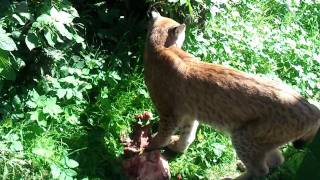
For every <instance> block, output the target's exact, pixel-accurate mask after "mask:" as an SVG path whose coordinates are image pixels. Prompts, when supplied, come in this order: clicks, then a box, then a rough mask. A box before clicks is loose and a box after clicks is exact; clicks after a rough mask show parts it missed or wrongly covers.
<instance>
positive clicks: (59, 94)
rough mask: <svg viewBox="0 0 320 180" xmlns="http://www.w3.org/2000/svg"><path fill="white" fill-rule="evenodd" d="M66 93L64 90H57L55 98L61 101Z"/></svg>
mask: <svg viewBox="0 0 320 180" xmlns="http://www.w3.org/2000/svg"><path fill="white" fill-rule="evenodd" d="M66 93H67V90H65V89H58V90H57V96H58V97H59V98H60V99H61V98H63V97H64V96H65V95H66Z"/></svg>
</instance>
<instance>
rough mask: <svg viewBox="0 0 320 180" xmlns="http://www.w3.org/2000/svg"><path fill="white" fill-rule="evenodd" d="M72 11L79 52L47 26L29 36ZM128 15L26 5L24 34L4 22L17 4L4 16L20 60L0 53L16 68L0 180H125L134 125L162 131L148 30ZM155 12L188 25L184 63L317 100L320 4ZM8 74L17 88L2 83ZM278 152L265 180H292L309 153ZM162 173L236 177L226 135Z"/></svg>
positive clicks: (177, 7)
mask: <svg viewBox="0 0 320 180" xmlns="http://www.w3.org/2000/svg"><path fill="white" fill-rule="evenodd" d="M71 2H72V1H71ZM148 2H155V1H153V0H148ZM181 2H183V1H181ZM140 3H141V2H140ZM142 4H143V3H142ZM69 5H70V6H71V7H73V6H74V7H76V8H77V10H78V13H79V15H80V18H77V19H76V20H74V24H73V25H72V26H70V27H68V28H69V29H68V30H69V31H70V32H71V34H72V35H73V36H75V37H76V35H79V36H82V37H83V38H84V40H83V41H81V43H78V42H76V41H75V39H67V38H63V37H64V36H63V32H60V31H59V30H58V29H54V28H53V26H50V25H47V24H45V23H44V24H41V25H39V24H37V25H35V26H34V27H33V28H31V27H32V26H31V25H32V23H35V22H36V21H35V20H36V17H38V16H40V15H41V14H49V15H50V13H49V11H48V10H50V8H51V6H55V7H56V9H58V10H61V9H67V10H70V9H72V8H70V7H69ZM129 5H130V3H128V4H126V3H125V2H117V3H114V4H112V3H110V4H108V3H101V2H98V1H97V2H84V3H82V4H79V3H76V2H72V4H71V3H68V2H67V1H54V2H51V1H50V3H47V5H41V4H37V3H36V2H32V3H30V4H28V7H29V11H28V12H29V13H31V15H34V16H35V17H34V18H33V19H32V18H30V19H29V21H30V22H29V23H31V24H26V25H20V24H19V23H17V19H14V18H13V17H16V16H12V14H17V15H20V14H19V13H21V12H20V11H23V12H24V9H23V8H21V7H23V6H24V5H23V3H22V5H21V4H19V7H18V6H17V5H15V6H17V7H15V6H12V7H11V10H10V11H8V12H5V13H7V14H5V16H4V18H1V19H0V25H1V26H2V27H3V29H4V30H5V31H6V32H7V33H8V34H9V35H8V37H11V38H12V39H13V40H14V42H15V43H16V44H17V48H18V50H17V51H10V52H9V51H4V50H1V52H0V60H1V61H2V62H4V63H5V65H6V66H7V65H8V63H7V62H13V63H12V68H13V69H15V73H13V72H10V75H8V73H7V74H4V73H2V74H1V71H0V88H1V89H0V90H1V95H0V100H1V102H2V104H1V105H0V119H1V121H0V123H1V126H0V162H1V163H0V164H1V165H0V177H1V178H2V179H20V178H24V179H50V178H53V179H58V178H60V179H72V178H77V179H83V178H87V179H125V177H124V175H123V172H122V169H121V163H122V153H123V147H122V145H121V144H120V136H121V135H123V134H128V133H130V132H131V128H130V125H131V124H132V122H133V121H134V115H135V114H138V113H141V112H143V111H151V112H152V113H153V114H154V117H155V119H154V120H152V123H154V130H156V129H155V127H156V122H157V120H158V115H157V112H156V111H155V109H154V107H153V105H152V102H151V101H150V98H149V95H148V93H147V89H146V87H145V85H144V80H143V67H142V54H143V48H144V38H145V35H146V27H147V22H146V20H145V18H139V17H140V16H142V17H144V16H145V15H144V13H143V14H139V13H138V12H135V9H131V11H128V12H127V11H126V10H127V9H126V8H127V6H129ZM143 5H145V4H143ZM161 5H162V7H163V12H162V13H163V14H166V13H167V14H170V15H171V16H172V17H174V19H177V20H181V19H183V18H184V17H189V21H188V22H189V23H188V22H187V23H188V24H187V28H188V29H187V30H188V32H187V35H186V38H187V40H186V42H185V45H184V47H183V48H184V49H185V50H187V51H188V52H190V53H192V54H194V55H196V56H198V57H201V59H202V60H204V61H208V62H212V63H220V64H224V65H226V66H232V67H234V68H236V69H239V70H243V71H245V72H248V73H252V74H257V75H261V74H263V76H268V77H270V78H274V79H281V80H282V81H284V82H286V83H287V84H290V85H292V86H293V87H294V88H295V89H296V90H297V91H299V92H300V93H301V94H302V95H304V96H305V97H306V98H308V99H315V100H318V101H319V99H320V91H319V88H320V81H319V79H320V60H319V57H320V56H319V54H320V49H319V48H320V43H319V42H320V41H319V39H320V37H319V28H320V27H319V20H320V13H319V11H320V4H313V3H310V4H308V3H306V2H301V3H300V4H293V3H290V2H289V1H288V2H287V1H281V0H268V1H251V2H240V3H231V2H229V3H222V4H217V3H215V4H214V3H211V1H203V2H202V3H199V2H197V1H191V2H190V1H186V4H183V3H182V4H180V3H179V2H177V3H163V4H161ZM67 10H66V12H70V11H67ZM210 10H211V12H210ZM216 11H218V12H216ZM125 12H126V13H125ZM191 12H192V14H190V13H191ZM213 12H216V14H212V13H213ZM0 13H2V12H0ZM122 13H124V14H125V16H124V17H121V18H120V16H121V15H122ZM134 13H138V15H137V16H135V15H134ZM140 13H141V12H140ZM132 14H133V15H132ZM21 18H22V20H21V21H23V20H24V19H23V16H21ZM190 18H191V20H190ZM49 19H50V18H49ZM186 20H188V18H186ZM180 22H182V21H180ZM81 27H84V29H86V30H85V31H84V30H83V29H82V28H81ZM26 30H27V31H26ZM49 30H50V32H52V33H56V34H57V35H60V36H61V37H62V39H63V40H64V42H63V43H59V42H58V41H57V42H56V43H57V45H55V46H51V45H50V44H48V37H45V36H44V32H47V31H49ZM28 31H30V32H31V33H35V34H37V35H38V38H39V39H34V40H35V41H34V43H35V44H37V43H39V42H37V43H36V40H38V41H41V43H40V44H38V46H39V47H38V48H36V49H34V50H32V51H30V50H29V49H28V48H27V47H26V45H25V39H24V38H25V36H28ZM17 33H21V34H22V37H19V36H18V35H17ZM64 33H65V32H64ZM42 36H43V37H42ZM51 40H52V41H54V40H55V39H54V38H52V39H51ZM78 40H79V39H78ZM49 41H50V39H49ZM84 44H85V45H86V46H87V47H86V48H84V47H83V45H84ZM1 47H2V46H0V49H3V48H1ZM2 51H3V52H4V53H3V52H2ZM23 63H25V65H23ZM1 68H2V66H1V64H0V69H1ZM12 73H13V74H12ZM13 75H16V76H17V78H16V80H15V81H12V80H10V78H12V76H13ZM282 150H283V152H284V154H285V157H286V162H285V164H284V165H283V166H281V167H280V168H277V169H274V170H272V173H271V174H270V175H269V176H268V177H266V179H271V180H275V179H292V178H293V177H294V175H295V173H296V171H297V169H298V167H299V165H300V163H301V161H302V158H303V156H304V153H305V152H304V151H298V150H295V149H293V148H292V147H291V146H290V145H286V146H284V147H283V148H282ZM169 162H170V168H171V174H172V177H173V179H176V178H177V177H178V176H182V177H183V179H218V178H219V177H225V176H232V177H234V176H236V175H238V174H240V173H241V172H240V171H238V170H237V167H236V163H237V157H236V154H235V151H234V149H233V147H232V144H231V141H230V138H229V137H228V135H226V134H223V133H221V132H217V131H215V130H214V129H213V128H210V127H208V126H206V125H202V126H200V128H199V129H198V132H197V137H196V140H195V142H194V143H193V144H192V145H191V146H190V148H189V149H188V150H187V152H186V153H184V154H181V155H178V156H174V157H172V158H170V161H169Z"/></svg>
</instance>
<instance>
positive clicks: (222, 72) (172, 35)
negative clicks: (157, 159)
mask: <svg viewBox="0 0 320 180" xmlns="http://www.w3.org/2000/svg"><path fill="white" fill-rule="evenodd" d="M184 38H185V25H184V24H179V23H178V22H176V21H174V20H172V19H170V18H167V17H163V16H161V15H160V14H159V13H158V12H152V20H151V23H150V25H149V28H148V34H147V40H146V46H145V51H144V70H145V72H144V73H145V74H144V75H145V83H146V85H147V88H148V90H149V93H150V97H151V99H152V102H153V103H154V105H155V107H156V109H157V111H158V113H159V116H160V121H159V129H158V133H157V134H156V135H155V136H154V137H153V138H152V140H151V142H150V145H149V147H148V149H149V150H152V149H157V148H161V147H165V146H168V147H169V148H170V149H171V150H173V151H177V152H183V151H185V150H186V149H187V148H188V146H189V145H190V144H191V143H192V141H193V140H194V139H195V136H196V130H197V127H198V125H199V123H198V120H199V121H201V122H202V123H205V124H208V125H211V126H212V127H215V128H216V129H218V130H221V131H224V132H227V133H229V134H230V136H231V139H232V143H233V146H234V148H235V150H236V153H237V155H238V157H239V159H240V160H241V161H242V162H243V164H244V165H245V167H246V172H245V173H244V174H242V175H241V176H239V177H238V178H237V179H256V178H259V177H261V176H265V175H267V174H268V172H269V169H270V168H273V167H276V166H279V165H280V164H282V162H283V161H284V158H283V156H282V155H281V152H280V151H279V149H278V148H279V146H281V145H283V144H285V143H288V142H291V141H295V140H303V141H307V140H310V139H312V138H313V136H314V135H315V133H316V132H317V131H318V128H319V126H320V110H319V109H318V108H317V107H316V106H314V105H312V104H310V103H309V102H308V101H307V100H305V99H304V98H303V97H302V96H301V95H299V94H298V93H297V92H295V91H294V90H292V89H291V88H290V87H288V86H287V85H284V84H282V83H279V82H275V81H272V80H267V79H264V78H261V77H255V76H253V75H250V74H246V73H244V72H241V71H237V70H234V69H231V68H228V67H224V66H221V65H216V64H211V63H205V62H202V61H200V60H199V59H198V58H196V57H194V56H193V55H191V54H189V53H187V52H185V51H183V50H182V49H181V47H182V44H183V42H184ZM176 130H179V133H180V136H179V139H175V141H172V140H173V138H172V137H173V135H174V133H175V132H176ZM213 148H214V147H213Z"/></svg>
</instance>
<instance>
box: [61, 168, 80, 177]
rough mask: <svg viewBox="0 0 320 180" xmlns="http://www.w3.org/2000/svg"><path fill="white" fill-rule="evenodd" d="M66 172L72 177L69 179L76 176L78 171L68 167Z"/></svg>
mask: <svg viewBox="0 0 320 180" xmlns="http://www.w3.org/2000/svg"><path fill="white" fill-rule="evenodd" d="M64 172H65V173H66V174H67V175H68V176H69V177H70V178H69V179H73V178H71V177H74V176H76V175H77V172H76V171H75V170H73V169H66V170H65V171H64Z"/></svg>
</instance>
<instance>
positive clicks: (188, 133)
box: [168, 119, 199, 152]
mask: <svg viewBox="0 0 320 180" xmlns="http://www.w3.org/2000/svg"><path fill="white" fill-rule="evenodd" d="M198 126H199V122H198V121H197V120H191V119H190V120H185V121H183V123H182V124H181V125H180V136H179V139H178V140H177V141H175V142H173V143H172V144H170V145H169V146H168V148H169V149H171V150H172V151H175V152H183V151H185V150H186V149H187V148H188V147H189V146H190V144H191V143H192V142H193V141H194V139H195V138H196V132H197V128H198Z"/></svg>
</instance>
